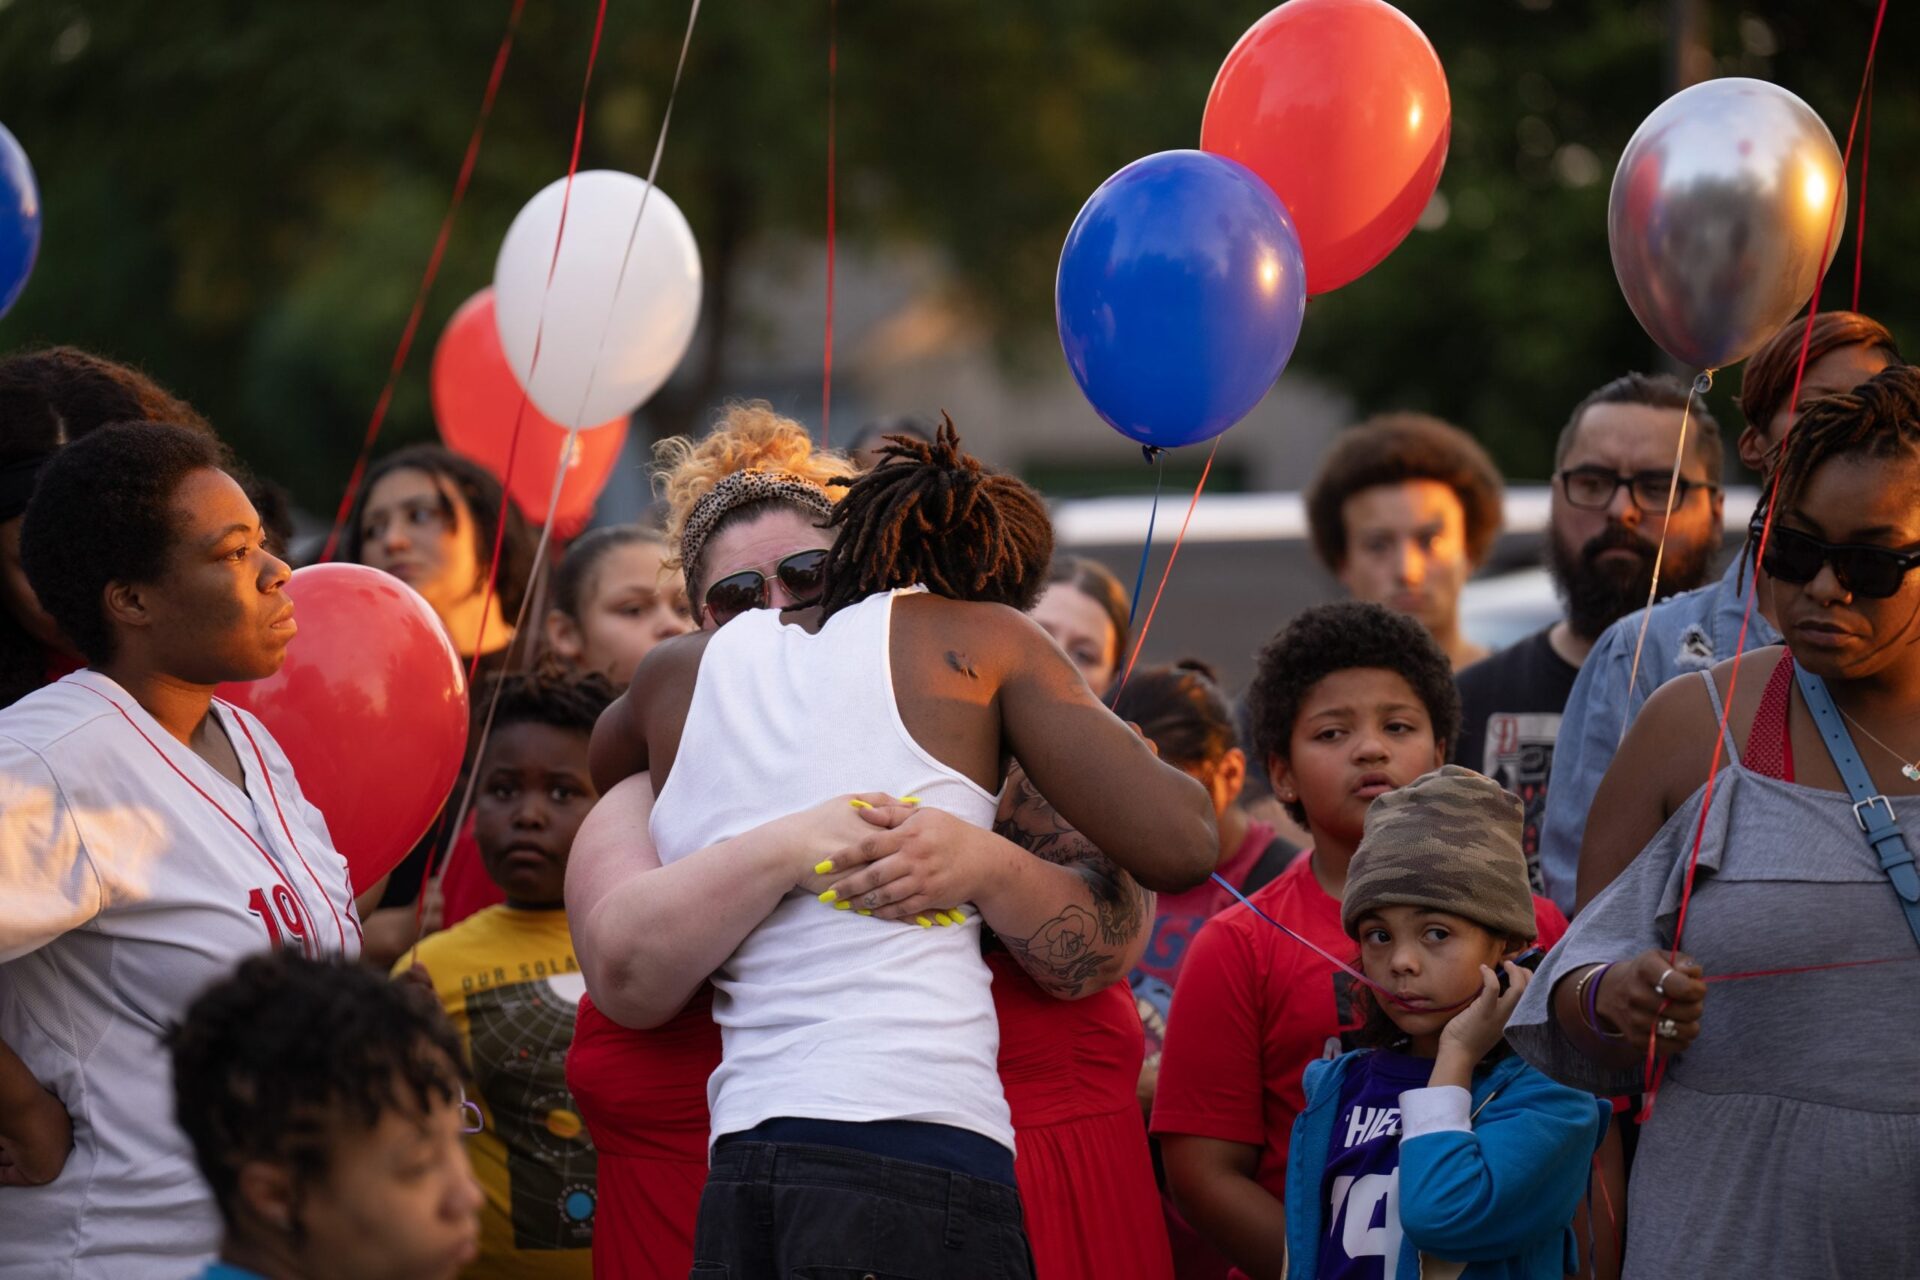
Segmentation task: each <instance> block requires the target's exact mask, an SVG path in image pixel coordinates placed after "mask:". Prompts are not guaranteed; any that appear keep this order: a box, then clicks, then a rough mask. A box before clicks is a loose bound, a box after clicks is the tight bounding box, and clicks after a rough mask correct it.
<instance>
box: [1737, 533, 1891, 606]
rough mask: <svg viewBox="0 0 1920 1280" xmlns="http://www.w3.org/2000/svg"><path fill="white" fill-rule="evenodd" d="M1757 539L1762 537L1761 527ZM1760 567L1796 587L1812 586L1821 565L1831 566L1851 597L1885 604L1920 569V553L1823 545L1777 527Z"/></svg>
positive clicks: (1857, 544)
mask: <svg viewBox="0 0 1920 1280" xmlns="http://www.w3.org/2000/svg"><path fill="white" fill-rule="evenodd" d="M1753 535H1754V537H1756V538H1758V537H1759V536H1760V530H1759V526H1758V524H1757V523H1756V525H1755V527H1754V530H1753ZM1760 564H1761V567H1762V568H1764V569H1765V570H1766V571H1767V573H1768V575H1769V576H1770V577H1773V578H1776V579H1778V580H1779V581H1781V582H1786V583H1791V584H1793V585H1794V586H1800V585H1802V584H1804V583H1808V582H1812V581H1813V580H1814V579H1815V578H1817V577H1819V576H1820V566H1821V565H1831V566H1832V567H1833V576H1834V577H1836V578H1838V579H1839V580H1840V585H1841V586H1842V587H1844V588H1845V589H1846V590H1847V592H1848V593H1849V594H1851V595H1856V596H1864V597H1865V598H1867V599H1869V600H1885V599H1886V598H1887V597H1888V596H1891V595H1896V594H1898V593H1899V591H1900V587H1901V584H1902V583H1904V582H1905V581H1906V580H1907V575H1908V574H1909V573H1912V572H1913V571H1914V569H1915V568H1916V567H1920V551H1895V550H1894V549H1893V548H1892V547H1876V546H1874V545H1873V544H1871V543H1864V542H1822V541H1821V540H1820V539H1818V538H1816V537H1814V536H1812V535H1811V534H1805V533H1801V532H1800V531H1799V530H1797V529H1787V528H1783V527H1781V526H1780V525H1777V524H1776V525H1775V526H1774V527H1773V532H1772V533H1770V534H1768V535H1767V553H1766V554H1765V555H1764V556H1762V557H1761V558H1760Z"/></svg>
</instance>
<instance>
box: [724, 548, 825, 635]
mask: <svg viewBox="0 0 1920 1280" xmlns="http://www.w3.org/2000/svg"><path fill="white" fill-rule="evenodd" d="M826 568H827V553H826V552H825V551H824V550H821V549H818V548H816V549H813V550H809V551H796V552H794V553H793V554H792V555H790V556H787V557H785V558H784V559H782V560H780V561H779V562H778V563H776V564H775V565H774V566H773V577H775V578H778V579H780V585H781V586H783V587H785V588H786V589H787V595H788V596H790V597H791V598H792V599H793V607H794V608H796V609H797V608H804V607H805V606H807V605H810V604H812V603H814V602H815V601H817V600H818V599H819V598H820V591H821V588H822V586H823V585H824V584H825V580H826ZM772 595H773V582H772V579H771V578H769V577H768V576H767V575H766V574H765V573H762V572H761V571H760V570H758V569H742V570H740V571H739V572H738V573H730V574H728V575H727V576H726V577H724V578H721V579H720V580H719V581H718V582H715V583H714V584H713V585H712V586H710V587H708V588H707V595H706V600H705V603H706V607H707V611H708V612H709V613H711V614H712V615H713V625H715V626H716V627H717V626H719V625H720V624H722V623H724V622H730V621H732V620H733V619H734V618H737V617H739V616H740V615H741V614H743V613H745V612H747V610H749V609H765V608H767V607H768V606H769V605H770V604H772V602H773V601H772Z"/></svg>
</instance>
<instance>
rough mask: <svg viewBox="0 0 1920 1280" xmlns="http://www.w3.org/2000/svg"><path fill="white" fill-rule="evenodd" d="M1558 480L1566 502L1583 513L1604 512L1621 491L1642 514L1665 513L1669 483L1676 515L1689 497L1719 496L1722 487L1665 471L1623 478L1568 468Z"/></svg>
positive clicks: (1591, 469) (1594, 469)
mask: <svg viewBox="0 0 1920 1280" xmlns="http://www.w3.org/2000/svg"><path fill="white" fill-rule="evenodd" d="M1559 478H1560V488H1561V490H1562V491H1563V492H1564V493H1565V494H1566V495H1567V502H1568V503H1569V504H1571V505H1572V506H1576V507H1579V508H1580V509H1582V510H1583V511H1605V510H1606V509H1607V508H1608V507H1610V506H1612V505H1613V495H1614V494H1616V493H1618V492H1620V490H1622V489H1625V490H1626V491H1627V492H1628V493H1629V494H1631V495H1632V497H1633V504H1634V505H1635V506H1636V507H1639V508H1640V509H1641V510H1642V511H1652V512H1661V511H1665V510H1666V509H1667V484H1668V482H1669V481H1671V482H1672V484H1673V508H1674V510H1676V511H1678V510H1679V509H1680V508H1681V507H1682V506H1685V505H1686V501H1687V495H1688V494H1690V493H1692V492H1693V491H1694V490H1695V489H1705V490H1706V491H1707V492H1708V493H1716V492H1718V491H1719V489H1720V486H1719V485H1717V484H1712V483H1709V482H1708V481H1705V480H1689V479H1687V478H1686V477H1685V476H1678V477H1675V476H1673V475H1670V474H1669V473H1668V472H1665V471H1641V472H1639V473H1637V474H1635V475H1630V476H1623V475H1620V474H1618V473H1617V472H1614V471H1612V470H1609V469H1608V468H1606V467H1569V468H1568V469H1567V470H1565V471H1562V472H1561V473H1560V477H1559Z"/></svg>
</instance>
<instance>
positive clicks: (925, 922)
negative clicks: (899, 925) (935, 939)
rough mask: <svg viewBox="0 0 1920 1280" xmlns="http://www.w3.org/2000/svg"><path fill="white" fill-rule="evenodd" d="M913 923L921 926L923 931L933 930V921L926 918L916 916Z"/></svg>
mask: <svg viewBox="0 0 1920 1280" xmlns="http://www.w3.org/2000/svg"><path fill="white" fill-rule="evenodd" d="M913 922H914V923H915V924H917V925H919V926H920V927H921V928H922V929H931V928H933V921H931V920H929V919H927V918H926V917H925V916H915V917H914V918H913Z"/></svg>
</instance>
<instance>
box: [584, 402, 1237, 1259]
mask: <svg viewBox="0 0 1920 1280" xmlns="http://www.w3.org/2000/svg"><path fill="white" fill-rule="evenodd" d="M833 521H834V523H835V524H837V525H839V526H840V528H839V530H838V535H837V537H836V538H835V541H834V547H833V550H832V552H831V554H830V556H829V560H828V573H827V579H826V585H825V590H824V594H823V596H822V599H821V603H820V605H818V606H817V607H814V608H809V609H802V610H797V611H791V612H787V613H778V612H774V611H772V610H762V611H756V612H751V613H746V614H743V615H741V616H740V617H738V618H736V619H734V620H733V621H732V622H731V623H730V624H729V625H727V626H726V627H724V628H721V629H720V630H718V631H716V632H712V633H702V634H701V635H698V636H692V637H686V638H684V639H680V640H674V641H670V642H668V643H667V644H665V645H662V646H661V647H660V648H659V649H657V650H655V651H654V653H653V654H651V655H649V657H648V659H647V661H646V662H645V663H643V664H642V667H641V670H640V672H639V673H638V675H637V676H636V679H635V682H634V686H633V689H632V690H631V691H630V692H629V694H628V695H627V698H626V699H625V700H624V701H623V702H622V703H620V704H616V708H617V709H616V710H615V711H612V712H609V716H608V718H607V719H606V720H603V722H602V729H601V731H600V732H598V733H596V744H595V745H596V754H597V756H598V757H599V762H601V763H603V764H604V762H606V761H608V760H614V761H617V762H618V764H619V765H624V766H628V767H632V766H638V767H641V768H645V769H647V770H649V771H650V772H651V776H652V780H653V781H654V782H655V783H657V784H658V786H659V788H660V794H659V800H658V802H657V804H656V805H654V807H653V810H652V815H651V822H650V826H651V832H652V836H653V844H654V845H655V846H656V847H657V850H658V854H659V857H660V860H661V861H662V862H663V863H666V864H668V865H666V866H665V867H663V868H662V869H661V870H660V871H658V872H653V873H649V875H648V877H646V879H648V880H649V881H651V883H649V884H648V885H647V887H646V891H645V892H644V893H641V894H635V895H633V896H632V898H631V900H630V901H629V902H628V904H627V906H628V907H629V908H631V909H632V914H631V915H630V916H629V919H630V920H631V921H632V922H633V923H634V924H635V925H636V928H637V930H638V931H640V932H643V933H644V935H645V937H646V942H645V944H644V945H643V946H641V947H639V948H636V949H635V951H634V952H633V953H632V958H631V962H632V963H635V964H637V965H640V966H644V967H645V969H646V971H647V974H648V978H649V981H651V982H653V983H655V984H657V985H658V986H659V988H660V989H661V990H662V991H664V992H669V993H675V994H679V995H681V996H684V995H685V994H686V993H689V992H691V990H693V989H694V988H695V987H696V986H697V985H698V984H699V983H700V982H701V981H702V980H704V979H705V978H706V977H707V976H708V975H709V974H710V973H711V974H712V977H713V982H714V986H715V990H716V993H717V994H716V996H715V1001H714V1017H715V1020H716V1021H717V1022H719V1023H720V1025H721V1029H722V1035H723V1042H724V1048H725V1052H724V1056H723V1061H722V1065H721V1067H720V1069H719V1071H718V1072H716V1073H715V1075H714V1077H713V1080H712V1082H711V1084H710V1085H709V1090H708V1092H709V1098H710V1100H711V1102H712V1105H713V1132H714V1151H713V1165H712V1172H711V1174H710V1176H709V1179H708V1183H707V1189H706V1193H705V1196H704V1197H703V1200H702V1203H701V1216H700V1225H699V1230H698V1233H697V1237H696V1242H695V1257H696V1263H695V1267H694V1272H695V1274H696V1275H704V1274H713V1275H723V1274H732V1275H770V1274H779V1275H786V1274H792V1273H794V1272H804V1269H806V1268H811V1267H823V1268H824V1267H851V1268H855V1269H856V1271H859V1270H861V1269H864V1270H865V1271H871V1272H873V1273H876V1274H894V1275H913V1276H916V1277H930V1278H931V1277H940V1276H954V1277H969V1278H973V1277H993V1276H1003V1275H1005V1276H1025V1275H1029V1274H1031V1272H1030V1266H1029V1262H1028V1258H1027V1253H1026V1248H1025V1241H1024V1236H1023V1234H1022V1232H1021V1229H1020V1210H1019V1201H1018V1196H1017V1193H1016V1192H1015V1190H1014V1180H1013V1152H1012V1130H1011V1126H1010V1124H1009V1122H1008V1115H1007V1109H1006V1103H1005V1100H1004V1098H1003V1096H1002V1094H1001V1091H1000V1084H999V1079H998V1076H997V1074H996V1071H995V1053H996V1049H997V1047H998V1029H997V1026H996V1025H995V1022H994V1014H993V1003H992V998H991V995H990V991H989V974H988V970H987V968H986V965H985V963H984V961H983V960H982V959H981V956H980V949H979V939H978V936H977V935H976V934H975V932H974V931H973V930H972V929H969V928H966V927H965V926H964V925H962V926H961V927H947V928H941V927H929V928H921V927H916V926H915V925H914V924H912V923H900V922H896V921H891V920H885V919H881V918H878V917H872V918H869V917H866V916H863V915H862V914H860V913H861V912H862V911H863V910H868V909H871V908H869V907H867V906H864V905H862V904H850V905H851V906H852V907H853V909H852V910H847V911H844V912H832V911H823V910H822V909H821V905H820V903H819V902H817V901H815V900H814V899H815V894H814V893H812V892H808V891H807V890H809V889H816V886H817V888H824V887H825V885H826V884H827V882H828V880H827V877H829V876H830V875H831V870H830V869H829V870H828V871H826V872H822V873H821V875H820V876H818V877H816V876H814V875H813V874H812V873H813V872H814V871H815V870H817V868H816V867H815V865H814V864H815V862H816V860H818V859H830V858H831V857H832V855H833V854H834V853H835V852H836V851H845V850H846V849H848V848H849V846H850V845H853V844H857V843H858V839H859V837H858V834H857V832H856V833H855V834H854V835H852V836H851V837H848V836H845V835H842V834H840V833H839V832H838V831H837V830H835V828H834V822H835V819H836V815H838V814H844V813H846V812H847V805H848V799H847V796H846V794H845V793H849V792H859V791H870V792H874V793H880V794H881V795H882V796H883V797H884V796H900V797H908V796H911V797H915V798H917V800H918V801H919V802H920V805H921V807H922V809H924V810H928V811H931V810H944V811H945V813H944V814H942V815H939V816H938V817H936V815H935V814H934V813H933V812H924V813H919V814H913V816H907V817H905V819H904V820H905V821H906V822H917V821H923V820H924V821H928V822H935V821H940V820H946V821H951V820H953V819H955V818H957V819H959V820H961V821H964V822H966V823H969V824H971V825H973V826H976V827H984V826H986V825H987V824H988V823H990V822H991V821H992V819H993V815H994V810H995V799H994V793H995V791H996V790H997V789H998V787H999V786H1000V783H1001V780H1002V778H1003V776H1004V773H1005V768H1006V762H1007V760H1008V758H1009V757H1010V756H1013V755H1018V757H1019V758H1020V759H1021V761H1023V762H1024V763H1025V764H1026V766H1027V769H1028V772H1029V774H1030V775H1031V777H1032V779H1033V781H1034V783H1035V785H1036V786H1037V787H1038V788H1039V789H1040V790H1041V791H1042V792H1043V793H1044V794H1045V795H1047V796H1048V797H1049V798H1050V799H1052V800H1053V801H1054V802H1055V804H1056V806H1057V807H1058V809H1059V811H1060V813H1061V815H1062V817H1063V818H1064V819H1065V820H1067V821H1068V822H1071V823H1072V824H1073V825H1074V826H1075V827H1077V828H1078V829H1079V830H1080V831H1081V832H1082V834H1084V835H1085V836H1087V838H1088V839H1089V840H1090V841H1091V842H1092V843H1093V844H1094V845H1095V846H1097V847H1098V848H1100V849H1101V850H1103V851H1104V852H1106V853H1107V854H1108V855H1109V856H1111V857H1112V858H1113V860H1114V861H1115V862H1116V863H1118V864H1120V865H1121V866H1123V867H1125V868H1126V869H1128V870H1129V871H1131V872H1133V873H1134V874H1135V876H1136V877H1137V878H1138V879H1139V880H1140V881H1141V882H1142V883H1143V884H1145V885H1147V886H1148V887H1150V888H1167V889H1175V888H1183V887H1186V886H1189V885H1191V884H1193V883H1194V882H1196V881H1197V880H1199V879H1200V878H1202V877H1203V876H1204V875H1205V873H1206V870H1207V868H1208V866H1209V865H1210V863H1211V861H1212V859H1213V857H1214V855H1215V852H1216V850H1215V848H1214V845H1213V842H1214V840H1215V836H1214V834H1213V821H1212V810H1211V808H1210V806H1209V805H1208V804H1207V801H1206V797H1205V794H1204V792H1203V791H1202V790H1201V789H1200V787H1199V786H1198V784H1196V783H1194V782H1193V781H1192V780H1191V779H1189V778H1187V777H1186V776H1185V775H1184V774H1181V773H1179V772H1178V771H1177V770H1175V769H1172V768H1171V767H1169V766H1164V765H1161V764H1160V763H1159V762H1158V761H1156V760H1155V759H1154V758H1153V755H1152V752H1151V751H1150V749H1149V748H1148V747H1147V746H1146V745H1145V744H1144V743H1143V742H1142V741H1141V740H1140V739H1139V738H1138V737H1136V736H1135V735H1134V734H1133V733H1131V732H1130V731H1129V730H1128V729H1127V728H1126V727H1125V726H1124V725H1123V724H1121V723H1120V722H1119V721H1118V720H1116V719H1115V718H1114V717H1113V716H1112V715H1111V714H1110V713H1109V712H1107V711H1106V709H1105V708H1104V707H1102V706H1101V705H1100V704H1099V702H1098V701H1097V700H1096V699H1095V698H1094V697H1093V696H1092V694H1091V693H1089V692H1088V690H1087V688H1086V685H1085V683H1084V681H1082V680H1081V679H1080V677H1079V676H1078V674H1077V673H1076V672H1075V671H1074V669H1073V667H1072V665H1071V663H1069V662H1068V660H1067V659H1066V658H1065V656H1064V655H1063V654H1061V652H1060V651H1059V650H1058V648H1056V647H1055V646H1054V644H1053V642H1052V641H1051V640H1050V639H1048V637H1047V636H1046V633H1045V632H1043V631H1042V630H1041V629H1040V628H1039V627H1038V626H1037V625H1035V624H1034V623H1033V622H1032V621H1031V620H1030V619H1028V618H1026V617H1025V616H1024V612H1023V611H1024V610H1025V609H1026V608H1027V607H1028V606H1030V605H1031V604H1032V601H1033V598H1034V596H1035V595H1036V594H1037V593H1038V591H1039V589H1040V587H1041V586H1042V584H1043V583H1044V580H1045V577H1046V572H1047V566H1048V560H1049V556H1050V553H1051V550H1052V536H1051V530H1050V527H1049V526H1048V523H1047V519H1046V513H1045V510H1044V508H1043V507H1042V506H1041V504H1040V500H1039V498H1038V496H1037V495H1035V494H1034V493H1033V492H1032V490H1030V489H1028V488H1027V487H1026V486H1024V485H1022V484H1020V483H1019V482H1018V481H1016V480H1012V479H1010V478H1007V477H1003V476H997V475H992V474H990V473H987V472H986V471H984V470H983V469H982V468H981V467H980V466H979V464H978V463H976V462H975V461H974V460H973V459H971V458H968V457H966V456H965V455H964V454H961V453H960V452H959V449H958V441H957V439H956V438H955V437H954V436H953V434H952V431H951V428H950V427H948V428H946V429H945V430H943V431H942V433H941V439H940V441H939V442H938V443H937V444H935V445H932V446H927V445H905V446H898V447H896V449H895V451H894V453H893V457H892V458H891V460H890V461H888V462H887V463H886V464H885V465H883V466H882V467H880V468H878V469H877V470H875V471H873V472H871V473H869V474H868V475H866V476H863V477H862V478H860V479H859V480H857V481H856V482H855V483H854V484H853V486H852V487H851V489H850V490H849V492H848V495H847V497H846V499H845V500H844V501H843V502H842V504H841V505H840V507H839V508H837V509H836V513H835V516H834V517H833ZM919 587H924V588H925V590H914V589H909V588H919ZM682 755H684V756H685V757H686V761H685V763H684V767H677V766H676V760H677V759H678V757H680V756H682ZM617 777H618V773H617V772H615V773H614V774H613V778H617ZM810 806H814V807H815V808H814V812H813V814H812V815H810V818H809V819H808V820H803V821H802V822H801V823H800V824H798V825H797V826H796V825H795V824H792V823H789V824H787V825H785V826H782V825H781V824H773V825H771V826H769V825H768V820H769V819H772V818H775V817H777V816H779V815H784V814H789V813H794V812H796V811H800V810H805V809H808V808H809V807H810ZM894 812H895V813H896V814H900V815H904V814H907V813H911V811H910V810H904V809H896V810H894ZM696 854H697V855H698V856H689V855H696ZM681 859H685V861H684V862H680V860H681ZM1029 861H1033V860H1032V859H1029ZM675 863H679V865H677V866H676V865H673V864H675ZM802 884H804V885H805V888H801V887H798V886H799V885H802ZM816 891H817V889H816ZM877 905H879V906H882V907H884V906H887V905H893V906H895V907H897V906H898V905H899V904H884V903H882V904H877ZM1047 910H1049V911H1050V910H1051V908H1047ZM949 918H951V917H949ZM963 918H965V919H969V920H970V919H972V918H974V917H973V916H972V913H971V912H968V913H965V914H964V916H963ZM1041 923H1043V919H1042V918H1039V917H1036V918H1035V919H1034V920H1033V921H1031V925H1030V927H1031V928H1038V926H1039V925H1040V924H1041ZM670 1000H671V996H669V997H668V998H667V1000H664V1001H663V1004H666V1003H669V1002H670Z"/></svg>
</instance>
